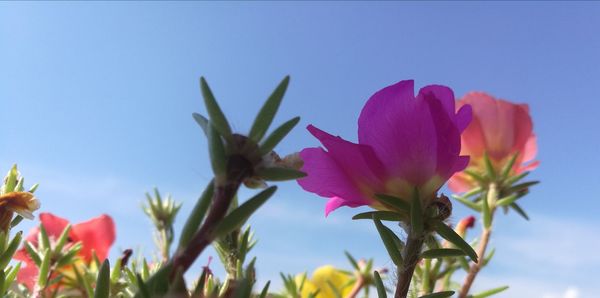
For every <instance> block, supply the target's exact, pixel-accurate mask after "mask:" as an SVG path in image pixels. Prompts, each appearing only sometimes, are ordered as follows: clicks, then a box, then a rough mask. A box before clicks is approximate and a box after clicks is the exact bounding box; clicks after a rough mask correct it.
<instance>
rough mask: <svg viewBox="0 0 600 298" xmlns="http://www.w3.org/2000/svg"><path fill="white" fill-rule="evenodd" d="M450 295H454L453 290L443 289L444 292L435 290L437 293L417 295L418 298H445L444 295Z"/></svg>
mask: <svg viewBox="0 0 600 298" xmlns="http://www.w3.org/2000/svg"><path fill="white" fill-rule="evenodd" d="M452 295H454V291H444V292H437V293H431V294H427V295H423V296H419V298H446V297H450V296H452Z"/></svg>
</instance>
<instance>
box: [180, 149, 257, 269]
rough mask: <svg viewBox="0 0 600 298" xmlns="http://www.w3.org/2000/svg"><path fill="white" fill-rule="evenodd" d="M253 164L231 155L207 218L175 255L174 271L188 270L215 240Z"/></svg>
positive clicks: (216, 180) (218, 183) (216, 186)
mask: <svg viewBox="0 0 600 298" xmlns="http://www.w3.org/2000/svg"><path fill="white" fill-rule="evenodd" d="M251 166H252V165H251V164H249V162H248V161H246V160H245V159H244V158H243V157H238V156H231V157H230V160H229V162H228V168H227V173H226V176H225V179H215V192H214V195H213V200H212V202H213V203H212V205H211V207H210V210H209V212H208V214H207V216H206V219H205V220H204V223H203V224H202V226H201V227H200V229H199V230H198V232H197V233H196V234H195V235H194V236H193V237H192V239H191V240H190V242H189V244H188V245H187V246H186V247H185V248H184V249H183V251H181V252H179V253H177V254H176V255H175V256H174V257H173V269H172V273H175V272H177V270H178V269H181V270H182V271H183V272H186V271H187V270H188V269H189V268H190V266H192V264H193V263H194V261H195V260H196V258H197V257H198V256H199V255H200V254H201V253H202V251H204V249H205V248H206V247H207V246H208V245H210V243H211V242H212V241H213V240H214V236H213V231H214V229H215V227H216V226H217V225H218V224H219V223H220V222H221V220H223V218H224V217H225V215H226V214H227V210H228V209H229V206H230V205H231V201H232V200H233V197H234V196H235V195H236V193H237V191H238V189H239V187H240V185H241V184H242V182H243V181H244V179H245V178H247V177H248V176H249V175H250V174H251V171H252V168H251ZM219 181H220V182H219ZM172 277H174V274H172Z"/></svg>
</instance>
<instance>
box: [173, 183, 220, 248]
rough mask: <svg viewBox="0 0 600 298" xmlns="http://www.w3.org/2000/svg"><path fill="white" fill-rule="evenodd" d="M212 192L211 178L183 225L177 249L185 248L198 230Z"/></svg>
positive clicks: (210, 200)
mask: <svg viewBox="0 0 600 298" xmlns="http://www.w3.org/2000/svg"><path fill="white" fill-rule="evenodd" d="M213 193H214V180H211V181H210V182H209V183H208V185H207V186H206V188H205V189H204V191H203V192H202V195H200V198H198V201H197V202H196V205H194V209H192V213H191V214H190V216H189V217H188V219H187V221H186V222H185V225H184V226H183V230H182V231H181V237H180V238H179V249H183V248H185V246H186V245H188V243H189V242H190V240H192V238H193V237H194V235H195V234H196V232H197V231H198V228H199V227H200V224H201V223H202V220H203V219H204V216H205V215H206V211H207V210H208V207H209V206H210V203H211V202H212V197H213Z"/></svg>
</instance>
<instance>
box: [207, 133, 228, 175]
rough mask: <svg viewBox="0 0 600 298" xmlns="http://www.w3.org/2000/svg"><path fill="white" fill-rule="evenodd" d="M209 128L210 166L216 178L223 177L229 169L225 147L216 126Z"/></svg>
mask: <svg viewBox="0 0 600 298" xmlns="http://www.w3.org/2000/svg"><path fill="white" fill-rule="evenodd" d="M210 124H211V125H209V126H208V152H209V154H210V164H211V166H212V169H213V172H214V173H215V176H219V175H223V174H224V173H225V170H226V167H227V155H226V153H225V146H224V145H223V141H222V140H221V135H220V134H219V132H218V131H217V130H216V129H215V127H214V125H212V123H210Z"/></svg>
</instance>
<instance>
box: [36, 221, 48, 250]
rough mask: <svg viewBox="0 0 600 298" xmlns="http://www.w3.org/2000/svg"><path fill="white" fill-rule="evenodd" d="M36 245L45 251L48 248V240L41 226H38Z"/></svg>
mask: <svg viewBox="0 0 600 298" xmlns="http://www.w3.org/2000/svg"><path fill="white" fill-rule="evenodd" d="M38 243H39V245H40V248H42V249H46V248H50V238H49V237H48V233H47V232H46V229H45V228H44V226H43V225H40V233H39V234H38Z"/></svg>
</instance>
